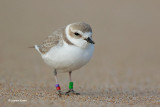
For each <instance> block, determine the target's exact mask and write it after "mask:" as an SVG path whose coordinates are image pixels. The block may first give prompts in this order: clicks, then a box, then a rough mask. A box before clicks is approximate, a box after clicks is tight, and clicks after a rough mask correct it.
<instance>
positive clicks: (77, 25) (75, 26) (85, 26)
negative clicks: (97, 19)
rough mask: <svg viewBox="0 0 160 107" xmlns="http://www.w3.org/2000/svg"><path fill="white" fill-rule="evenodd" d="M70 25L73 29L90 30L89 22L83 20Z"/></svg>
mask: <svg viewBox="0 0 160 107" xmlns="http://www.w3.org/2000/svg"><path fill="white" fill-rule="evenodd" d="M70 27H71V28H72V29H73V30H77V29H78V30H80V31H82V32H83V33H85V32H92V28H91V26H90V25H89V24H87V23H84V22H77V23H73V24H71V25H70Z"/></svg>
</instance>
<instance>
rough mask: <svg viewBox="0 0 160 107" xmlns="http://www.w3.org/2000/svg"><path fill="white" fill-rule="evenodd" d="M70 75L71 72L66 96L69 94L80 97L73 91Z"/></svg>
mask: <svg viewBox="0 0 160 107" xmlns="http://www.w3.org/2000/svg"><path fill="white" fill-rule="evenodd" d="M71 73H72V71H70V72H69V80H70V82H69V90H68V91H67V92H66V95H69V94H75V95H80V93H77V92H75V91H74V90H73V82H72V78H71Z"/></svg>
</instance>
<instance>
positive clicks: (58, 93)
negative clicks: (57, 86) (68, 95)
mask: <svg viewBox="0 0 160 107" xmlns="http://www.w3.org/2000/svg"><path fill="white" fill-rule="evenodd" d="M57 95H58V96H59V97H61V96H62V95H65V93H64V92H62V91H61V90H58V91H57Z"/></svg>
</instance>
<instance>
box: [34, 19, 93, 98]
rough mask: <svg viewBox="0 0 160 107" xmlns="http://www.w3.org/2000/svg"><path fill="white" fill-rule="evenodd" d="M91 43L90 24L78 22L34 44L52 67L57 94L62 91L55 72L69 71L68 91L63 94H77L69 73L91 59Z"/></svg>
mask: <svg viewBox="0 0 160 107" xmlns="http://www.w3.org/2000/svg"><path fill="white" fill-rule="evenodd" d="M93 44H94V41H92V29H91V27H90V25H88V24H86V23H83V22H78V23H72V24H69V25H67V26H65V27H63V28H60V29H58V30H56V31H55V32H53V33H52V34H51V35H49V36H48V37H47V38H46V40H45V41H43V43H42V44H41V45H35V46H34V48H35V49H36V50H37V51H38V52H39V53H40V55H41V56H42V59H43V60H44V62H45V63H46V64H48V65H49V66H51V67H52V68H53V69H54V75H55V80H56V89H57V91H58V94H59V95H61V94H62V92H61V88H60V85H59V84H58V81H57V72H68V73H69V79H70V82H69V91H67V92H66V93H65V94H70V93H73V94H79V93H76V92H75V91H74V90H73V82H72V79H71V73H72V71H74V70H76V69H79V68H80V67H82V66H83V65H85V64H86V63H87V62H88V61H89V60H90V59H91V57H92V55H93V51H94V45H93Z"/></svg>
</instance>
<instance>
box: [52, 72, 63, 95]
mask: <svg viewBox="0 0 160 107" xmlns="http://www.w3.org/2000/svg"><path fill="white" fill-rule="evenodd" d="M54 77H55V80H56V90H57V92H58V95H59V96H61V95H62V94H64V93H63V92H62V91H61V87H60V85H59V84H58V80H57V71H56V69H55V70H54Z"/></svg>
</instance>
